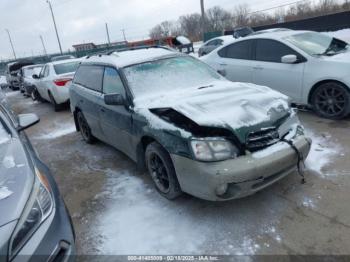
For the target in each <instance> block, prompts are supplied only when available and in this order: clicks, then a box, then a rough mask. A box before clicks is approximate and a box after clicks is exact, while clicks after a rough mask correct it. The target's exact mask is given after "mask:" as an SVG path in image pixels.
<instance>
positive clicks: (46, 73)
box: [44, 65, 50, 77]
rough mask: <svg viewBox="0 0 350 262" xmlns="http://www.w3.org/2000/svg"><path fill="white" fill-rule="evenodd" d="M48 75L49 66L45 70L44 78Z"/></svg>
mask: <svg viewBox="0 0 350 262" xmlns="http://www.w3.org/2000/svg"><path fill="white" fill-rule="evenodd" d="M49 74H50V66H48V65H47V66H46V68H45V72H44V77H48V76H49Z"/></svg>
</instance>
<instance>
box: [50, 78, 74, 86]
mask: <svg viewBox="0 0 350 262" xmlns="http://www.w3.org/2000/svg"><path fill="white" fill-rule="evenodd" d="M69 81H72V78H61V79H56V80H53V82H54V83H55V85H56V86H65V85H66V84H67V83H68V82H69Z"/></svg>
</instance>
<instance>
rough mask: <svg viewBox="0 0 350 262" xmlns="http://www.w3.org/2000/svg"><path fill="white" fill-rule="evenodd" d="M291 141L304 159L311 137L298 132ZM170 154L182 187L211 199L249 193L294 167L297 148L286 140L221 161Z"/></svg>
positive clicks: (295, 166) (308, 149)
mask: <svg viewBox="0 0 350 262" xmlns="http://www.w3.org/2000/svg"><path fill="white" fill-rule="evenodd" d="M293 143H294V145H295V146H296V148H297V149H298V151H299V152H301V153H302V155H303V156H304V159H306V157H307V155H308V154H309V151H310V147H311V139H309V138H307V137H305V136H304V135H300V136H298V137H296V138H295V139H294V140H293ZM171 158H172V160H173V163H174V167H175V170H176V174H177V178H178V180H179V183H180V186H181V189H182V191H184V192H186V193H188V194H190V195H193V196H196V197H199V198H202V199H206V200H210V201H224V200H230V199H236V198H242V197H245V196H249V195H252V194H254V193H256V192H257V191H259V190H261V189H263V188H265V187H267V186H269V185H271V184H273V183H275V182H276V181H278V180H280V179H282V178H283V177H285V176H287V175H288V174H290V173H292V172H293V171H296V169H297V162H298V156H297V154H296V152H295V151H294V150H293V149H292V148H291V146H290V145H288V144H287V143H285V142H278V143H276V144H274V145H272V146H270V147H269V148H267V149H265V150H261V151H258V152H255V153H252V154H248V155H244V156H241V157H238V158H236V159H229V160H226V161H221V162H199V161H196V160H193V159H189V158H186V157H182V156H179V155H176V154H172V155H171ZM218 192H220V193H218Z"/></svg>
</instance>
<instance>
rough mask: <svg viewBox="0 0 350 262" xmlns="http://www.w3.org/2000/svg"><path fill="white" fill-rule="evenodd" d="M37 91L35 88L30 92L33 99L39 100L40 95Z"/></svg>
mask: <svg viewBox="0 0 350 262" xmlns="http://www.w3.org/2000/svg"><path fill="white" fill-rule="evenodd" d="M37 92H38V91H36V90H35V89H34V90H33V91H32V92H31V93H30V97H31V98H32V100H33V101H35V100H37V99H38V95H37Z"/></svg>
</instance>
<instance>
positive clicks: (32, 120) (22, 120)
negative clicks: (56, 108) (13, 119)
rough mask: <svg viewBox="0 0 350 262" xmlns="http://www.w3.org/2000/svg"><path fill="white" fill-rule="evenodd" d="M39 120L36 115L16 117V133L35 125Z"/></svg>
mask: <svg viewBox="0 0 350 262" xmlns="http://www.w3.org/2000/svg"><path fill="white" fill-rule="evenodd" d="M39 121H40V118H39V117H38V116H37V115H36V114H20V115H18V127H17V131H18V132H20V131H22V130H24V129H27V128H29V127H31V126H33V125H35V124H37V123H39Z"/></svg>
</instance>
